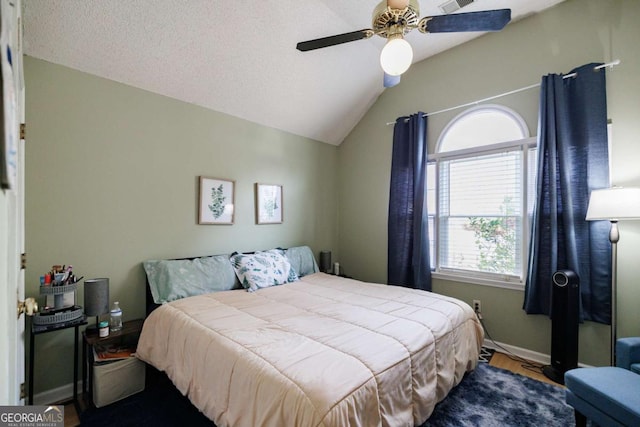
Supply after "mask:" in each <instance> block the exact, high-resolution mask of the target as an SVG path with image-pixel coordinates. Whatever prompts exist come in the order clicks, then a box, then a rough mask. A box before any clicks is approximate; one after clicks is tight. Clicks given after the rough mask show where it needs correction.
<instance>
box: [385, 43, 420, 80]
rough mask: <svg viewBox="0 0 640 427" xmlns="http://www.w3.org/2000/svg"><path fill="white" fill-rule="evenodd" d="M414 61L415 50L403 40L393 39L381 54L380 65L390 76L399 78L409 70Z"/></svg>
mask: <svg viewBox="0 0 640 427" xmlns="http://www.w3.org/2000/svg"><path fill="white" fill-rule="evenodd" d="M412 61H413V49H411V45H410V44H409V42H408V41H406V40H405V39H403V38H396V39H391V40H389V41H388V42H387V44H386V45H384V48H383V49H382V52H381V53H380V65H381V66H382V69H383V70H384V72H385V73H387V74H389V75H390V76H399V75H401V74H402V73H404V72H405V71H407V70H408V69H409V67H410V66H411V62H412Z"/></svg>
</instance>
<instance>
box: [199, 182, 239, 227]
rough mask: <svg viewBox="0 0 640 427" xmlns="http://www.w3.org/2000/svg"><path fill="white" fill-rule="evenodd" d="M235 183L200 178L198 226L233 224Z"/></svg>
mask: <svg viewBox="0 0 640 427" xmlns="http://www.w3.org/2000/svg"><path fill="white" fill-rule="evenodd" d="M234 197H235V181H231V180H228V179H220V178H208V177H205V176H201V177H200V203H199V210H198V224H233V213H234V212H233V211H234Z"/></svg>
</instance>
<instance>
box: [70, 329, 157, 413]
mask: <svg viewBox="0 0 640 427" xmlns="http://www.w3.org/2000/svg"><path fill="white" fill-rule="evenodd" d="M143 323H144V319H136V320H130V321H128V322H124V323H123V324H122V329H120V330H119V331H115V332H113V331H110V332H109V335H108V336H106V337H100V335H99V332H98V330H97V329H95V328H86V329H85V330H84V332H82V393H83V395H84V396H90V399H88V401H87V399H85V404H87V403H88V404H90V405H93V369H92V368H93V363H94V360H93V359H94V358H93V347H94V346H95V345H97V344H107V343H109V344H113V343H118V342H120V343H124V342H125V341H126V342H135V343H137V342H138V338H139V337H140V333H141V332H142V324H143ZM87 369H91V372H90V373H88V372H87ZM87 377H88V380H89V384H88V385H89V387H88V389H87Z"/></svg>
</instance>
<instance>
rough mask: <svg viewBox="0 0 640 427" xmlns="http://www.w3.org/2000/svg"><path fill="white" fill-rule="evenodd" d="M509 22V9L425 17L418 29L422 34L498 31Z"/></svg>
mask: <svg viewBox="0 0 640 427" xmlns="http://www.w3.org/2000/svg"><path fill="white" fill-rule="evenodd" d="M509 21H511V9H497V10H486V11H481V12H468V13H454V14H451V15H440V16H427V17H425V18H422V19H421V20H420V22H419V23H418V28H419V30H420V31H421V32H423V33H452V32H462V31H500V30H502V29H503V28H504V26H505V25H507V23H508V22H509Z"/></svg>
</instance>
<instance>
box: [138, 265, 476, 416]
mask: <svg viewBox="0 0 640 427" xmlns="http://www.w3.org/2000/svg"><path fill="white" fill-rule="evenodd" d="M482 341H483V331H482V327H481V325H480V323H479V321H478V320H477V318H476V316H475V315H474V313H473V310H472V309H471V307H470V306H469V305H468V304H466V303H464V302H462V301H460V300H457V299H454V298H450V297H446V296H442V295H438V294H435V293H431V292H425V291H420V290H415V289H407V288H403V287H397V286H387V285H380V284H372V283H365V282H360V281H357V280H351V279H346V278H341V277H336V276H332V275H328V274H324V273H316V274H312V275H308V276H305V277H303V278H301V279H300V280H299V281H296V282H293V283H288V284H285V285H280V286H273V287H269V288H265V289H260V290H259V291H257V292H246V291H245V290H231V291H224V292H216V293H211V294H206V295H200V296H194V297H188V298H184V299H181V300H177V301H174V302H171V303H168V304H164V305H162V306H161V307H159V308H158V309H156V310H154V311H153V312H152V313H151V314H150V315H149V317H148V318H147V319H146V321H145V323H144V326H143V330H142V334H141V336H140V340H139V343H138V349H137V356H138V357H139V358H140V359H142V360H143V361H145V362H147V363H150V364H151V365H153V366H154V367H156V368H157V369H159V370H161V371H164V372H165V373H166V374H167V376H168V377H169V378H170V379H171V380H172V381H173V383H174V384H175V386H176V387H177V388H178V389H179V390H180V392H182V393H183V394H185V395H186V396H188V398H189V399H190V400H191V402H192V403H193V404H194V405H195V406H196V407H197V408H198V409H199V410H200V411H202V412H203V413H204V414H205V415H206V416H207V417H208V418H210V419H211V420H212V421H214V422H215V424H216V425H217V426H218V427H224V426H247V427H257V426H274V427H276V426H277V427H282V426H305V427H307V426H408V427H409V426H414V425H419V424H421V423H423V422H424V421H425V420H426V419H427V418H428V417H429V416H430V415H431V413H432V412H433V409H434V407H435V405H436V403H438V402H439V401H441V400H442V399H443V398H444V397H445V396H446V395H447V393H448V392H449V391H450V390H451V389H452V388H453V387H454V386H455V385H457V384H458V383H459V382H460V380H461V379H462V377H463V376H464V374H465V372H467V371H470V370H472V369H474V368H475V366H476V364H477V360H478V354H479V351H480V348H481V344H482Z"/></svg>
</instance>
